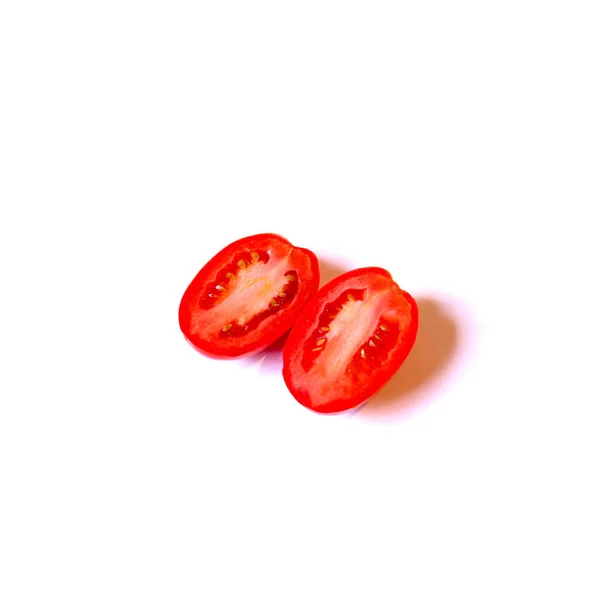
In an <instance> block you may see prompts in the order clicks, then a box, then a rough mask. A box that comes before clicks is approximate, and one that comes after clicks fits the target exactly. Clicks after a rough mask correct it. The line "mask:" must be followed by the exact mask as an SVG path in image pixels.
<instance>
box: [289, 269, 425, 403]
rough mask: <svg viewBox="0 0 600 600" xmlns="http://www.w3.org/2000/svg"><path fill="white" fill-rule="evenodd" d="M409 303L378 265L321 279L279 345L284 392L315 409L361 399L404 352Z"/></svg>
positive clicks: (411, 330) (410, 329)
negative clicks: (321, 283) (322, 283)
mask: <svg viewBox="0 0 600 600" xmlns="http://www.w3.org/2000/svg"><path fill="white" fill-rule="evenodd" d="M417 326H418V310H417V305H416V302H415V301H414V299H413V298H412V296H410V294H408V293H407V292H404V291H403V290H401V289H400V288H399V287H398V285H397V284H396V283H395V282H394V281H393V280H392V277H391V275H390V274H389V273H388V272H387V271H385V270H384V269H380V268H377V267H371V268H367V269H356V270H355V271H350V272H349V273H345V274H344V275H341V276H340V277H338V278H336V279H334V280H333V281H331V282H329V283H328V284H327V285H326V286H324V287H323V288H322V289H321V290H320V291H319V292H318V294H317V296H316V297H315V298H314V299H313V300H312V301H311V302H309V303H308V304H307V306H306V307H305V309H304V311H303V312H302V314H301V315H300V317H299V318H298V321H297V322H296V325H295V326H294V328H293V329H292V331H291V333H290V335H289V337H288V339H287V341H286V344H285V347H284V351H283V361H284V367H283V376H284V379H285V382H286V384H287V386H288V388H289V390H290V391H291V393H292V395H293V396H294V397H295V398H296V399H297V400H298V401H299V402H300V403H301V404H303V405H304V406H307V407H308V408H311V409H313V410H315V411H317V412H339V411H342V410H348V409H350V408H353V407H355V406H358V405H359V404H362V403H363V402H364V401H366V400H367V399H368V398H369V397H371V396H372V395H373V394H374V393H375V392H376V391H378V390H379V389H380V388H381V387H382V386H383V385H384V384H385V383H386V382H387V381H388V380H389V379H390V378H391V377H392V375H393V374H394V373H395V372H396V371H397V370H398V368H399V367H400V365H401V364H402V362H404V360H405V358H406V357H407V356H408V353H409V352H410V350H411V348H412V346H413V344H414V341H415V337H416V332H417Z"/></svg>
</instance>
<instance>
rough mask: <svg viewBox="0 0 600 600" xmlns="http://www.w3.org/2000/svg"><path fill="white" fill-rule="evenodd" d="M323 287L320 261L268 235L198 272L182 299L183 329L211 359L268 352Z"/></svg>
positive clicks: (228, 250)
mask: <svg viewBox="0 0 600 600" xmlns="http://www.w3.org/2000/svg"><path fill="white" fill-rule="evenodd" d="M318 287H319V263H318V261H317V257H316V256H315V255H314V254H313V253H312V252H311V251H310V250H307V249H305V248H297V247H296V246H293V245H292V244H291V243H290V242H289V241H288V240H286V239H285V238H283V237H281V236H279V235H276V234H272V233H264V234H259V235H253V236H250V237H247V238H243V239H241V240H237V241H236V242H233V243H232V244H229V246H227V247H225V248H223V250H221V251H220V252H219V253H218V254H216V255H215V256H214V257H213V258H211V259H210V260H209V261H208V263H207V264H206V265H205V266H204V267H202V269H200V271H199V273H198V274H197V275H196V277H194V279H193V280H192V282H191V283H190V285H189V286H188V288H187V289H186V291H185V293H184V294H183V298H182V299H181V304H180V306H179V325H180V327H181V331H182V332H183V334H184V335H185V337H186V338H187V339H188V341H189V342H190V343H191V344H192V345H193V346H194V347H195V348H196V349H197V350H199V351H200V352H202V353H204V354H208V355H209V356H214V357H222V358H233V357H236V356H241V355H244V354H251V353H255V352H259V351H260V350H264V349H265V348H267V347H268V346H270V345H271V344H273V343H274V342H275V341H277V340H278V339H279V338H280V337H281V336H282V335H284V334H285V333H286V332H287V331H288V330H289V329H290V328H291V327H292V325H293V324H294V322H295V321H296V319H297V318H298V315H299V314H300V312H301V310H302V308H303V307H304V305H305V304H306V302H307V301H308V300H309V299H310V298H311V297H312V296H314V294H315V293H316V291H317V289H318Z"/></svg>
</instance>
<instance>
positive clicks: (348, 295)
mask: <svg viewBox="0 0 600 600" xmlns="http://www.w3.org/2000/svg"><path fill="white" fill-rule="evenodd" d="M365 292H366V290H364V289H347V290H344V291H343V292H342V293H341V294H340V295H339V296H338V297H337V298H336V299H335V300H333V301H332V302H328V303H327V304H326V305H325V306H324V307H323V310H322V312H321V314H320V316H319V322H318V323H317V326H316V327H315V329H314V331H313V332H312V334H311V335H310V337H309V338H308V339H307V340H306V341H305V343H304V354H303V356H302V367H303V368H304V370H305V371H308V370H309V369H311V368H312V366H313V365H314V364H315V363H316V361H317V360H318V359H317V356H316V354H314V353H316V352H319V351H320V350H322V349H323V348H324V347H325V343H326V341H327V336H326V335H324V334H326V333H327V332H328V331H330V329H331V328H330V324H331V322H332V321H333V320H334V319H335V318H336V317H337V316H338V315H339V314H340V312H341V311H343V310H344V306H345V305H347V303H348V302H357V301H359V300H364V297H365Z"/></svg>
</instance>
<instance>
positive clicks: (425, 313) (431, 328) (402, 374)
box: [355, 298, 461, 423]
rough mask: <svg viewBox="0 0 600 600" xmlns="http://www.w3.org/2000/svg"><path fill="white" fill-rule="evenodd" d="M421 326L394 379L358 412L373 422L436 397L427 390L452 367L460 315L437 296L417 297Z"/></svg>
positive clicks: (389, 419)
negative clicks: (435, 297)
mask: <svg viewBox="0 0 600 600" xmlns="http://www.w3.org/2000/svg"><path fill="white" fill-rule="evenodd" d="M416 300H417V305H418V307H419V330H418V333H417V339H416V341H415V345H414V347H413V349H412V351H411V353H410V354H409V355H408V358H407V359H406V361H405V362H404V364H403V365H402V366H401V367H400V369H399V370H398V372H397V373H396V374H395V375H394V376H393V377H392V379H391V380H390V381H389V382H388V383H387V384H386V385H385V386H384V387H383V388H382V389H381V390H380V391H379V392H378V393H377V394H375V396H373V397H372V398H371V399H370V400H369V401H368V402H366V403H365V404H364V405H363V406H362V407H360V408H358V409H357V410H356V412H355V416H356V418H357V419H360V420H362V421H365V422H370V423H385V422H387V423H389V422H392V421H398V420H400V419H401V418H402V417H403V416H404V415H405V414H406V413H407V412H409V411H411V410H413V409H416V408H418V407H420V406H422V405H424V404H426V403H428V402H430V401H431V400H432V399H433V397H432V396H433V394H428V393H426V390H425V389H424V388H426V387H429V386H430V385H431V384H432V383H433V382H434V381H435V380H437V379H438V378H440V377H441V376H442V375H443V374H444V373H445V372H447V371H448V369H449V367H450V365H451V363H452V362H453V360H454V358H455V357H456V356H457V350H458V348H459V345H460V341H461V335H460V334H461V332H460V331H459V325H458V322H457V320H456V317H455V316H454V315H453V314H452V313H451V312H450V311H449V310H448V309H447V308H445V306H444V304H443V303H442V302H440V301H439V300H436V299H434V298H417V299H416Z"/></svg>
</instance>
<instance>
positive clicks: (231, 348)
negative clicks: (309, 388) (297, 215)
mask: <svg viewBox="0 0 600 600" xmlns="http://www.w3.org/2000/svg"><path fill="white" fill-rule="evenodd" d="M272 244H279V245H280V246H284V247H289V248H290V249H292V253H293V255H294V256H295V257H297V258H298V259H299V260H300V262H303V263H304V264H305V268H304V269H303V270H302V273H301V274H299V279H300V282H299V289H298V292H297V294H296V298H295V299H294V301H293V302H292V304H291V305H290V307H288V308H286V309H285V310H282V311H281V313H278V314H277V315H273V316H271V317H269V319H267V321H270V322H269V323H265V325H264V326H259V328H258V331H259V332H260V335H256V332H254V334H253V335H247V336H246V337H241V338H238V343H237V344H235V345H234V344H231V345H228V346H225V347H224V346H223V345H222V344H220V343H218V340H215V339H211V338H210V337H206V336H204V335H202V334H198V333H195V332H193V331H192V330H191V317H192V313H193V311H194V309H195V305H196V304H197V301H198V298H199V296H200V294H201V293H202V290H203V289H204V288H205V286H206V283H207V281H209V280H210V279H211V276H212V275H214V274H215V273H216V272H218V271H219V269H220V268H222V267H223V265H225V264H227V263H228V260H230V259H231V257H232V256H233V255H235V254H236V253H238V252H243V251H253V250H254V249H257V248H268V247H269V246H270V245H272ZM297 268H298V270H300V268H301V267H300V266H299V267H297ZM319 280H320V271H319V261H318V259H317V257H316V255H315V254H314V252H312V251H311V250H308V249H307V248H301V247H299V246H294V245H293V244H291V243H290V242H289V241H288V240H287V239H286V238H284V237H282V236H281V235H278V234H275V233H260V234H256V235H252V236H249V237H245V238H241V239H239V240H236V241H235V242H232V243H231V244H228V245H227V246H225V248H223V249H222V250H220V251H219V252H217V254H215V255H214V256H213V257H212V258H211V259H210V260H209V261H208V262H207V263H206V264H205V265H204V266H203V267H202V268H201V269H200V271H198V273H197V274H196V276H195V277H194V278H193V279H192V281H191V282H190V284H189V285H188V287H187V289H186V290H185V292H184V294H183V297H182V299H181V302H180V304H179V327H180V329H181V331H182V333H183V335H184V336H185V338H186V340H187V341H188V342H189V343H190V344H191V345H192V347H193V348H194V349H195V350H197V351H198V352H200V353H201V354H203V355H205V356H208V357H210V358H216V359H233V358H238V357H240V356H251V355H253V354H256V353H258V352H261V351H263V350H265V349H266V348H268V347H269V346H271V345H273V344H274V343H275V342H277V341H278V340H279V339H280V338H281V337H282V336H284V335H285V334H287V333H288V332H289V330H290V329H291V327H292V326H293V324H294V322H295V321H296V318H297V317H298V315H299V314H300V312H301V310H302V308H303V307H304V304H306V302H307V301H308V300H310V299H311V298H312V297H313V296H314V295H315V294H316V292H317V290H318V289H319Z"/></svg>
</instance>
